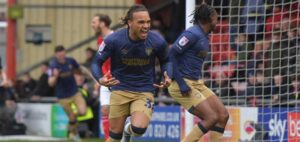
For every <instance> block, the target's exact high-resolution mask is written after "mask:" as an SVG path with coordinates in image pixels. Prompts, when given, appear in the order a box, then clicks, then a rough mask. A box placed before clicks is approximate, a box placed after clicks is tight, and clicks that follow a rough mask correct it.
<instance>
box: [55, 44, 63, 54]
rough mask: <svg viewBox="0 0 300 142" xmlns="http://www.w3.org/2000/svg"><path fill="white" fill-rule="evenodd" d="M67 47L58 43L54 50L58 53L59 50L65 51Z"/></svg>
mask: <svg viewBox="0 0 300 142" xmlns="http://www.w3.org/2000/svg"><path fill="white" fill-rule="evenodd" d="M64 50H65V48H64V46H63V45H57V46H56V47H55V49H54V52H55V53H57V52H61V51H64Z"/></svg>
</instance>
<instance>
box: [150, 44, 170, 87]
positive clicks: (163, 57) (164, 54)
mask: <svg viewBox="0 0 300 142" xmlns="http://www.w3.org/2000/svg"><path fill="white" fill-rule="evenodd" d="M159 49H161V51H159V52H158V56H157V57H158V60H159V63H160V68H161V72H162V73H163V76H164V81H162V82H160V84H159V85H158V84H154V86H155V87H159V88H164V87H169V86H170V84H171V82H172V80H171V78H170V76H172V64H171V62H170V58H169V48H168V45H167V43H166V42H164V43H163V44H162V47H161V48H159Z"/></svg>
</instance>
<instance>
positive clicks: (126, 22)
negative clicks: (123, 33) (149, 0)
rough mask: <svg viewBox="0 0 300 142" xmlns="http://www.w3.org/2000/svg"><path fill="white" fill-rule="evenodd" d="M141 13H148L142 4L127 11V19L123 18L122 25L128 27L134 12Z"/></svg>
mask: <svg viewBox="0 0 300 142" xmlns="http://www.w3.org/2000/svg"><path fill="white" fill-rule="evenodd" d="M139 11H148V9H147V8H146V7H145V6H144V5H142V4H135V5H133V6H131V7H130V8H129V10H128V11H127V13H126V15H125V17H123V18H122V24H123V25H128V20H131V19H132V15H133V13H134V12H139Z"/></svg>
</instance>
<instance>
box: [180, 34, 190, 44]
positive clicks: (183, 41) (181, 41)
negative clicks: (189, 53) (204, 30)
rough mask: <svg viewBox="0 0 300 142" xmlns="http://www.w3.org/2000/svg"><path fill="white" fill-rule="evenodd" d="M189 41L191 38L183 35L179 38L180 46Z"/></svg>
mask: <svg viewBox="0 0 300 142" xmlns="http://www.w3.org/2000/svg"><path fill="white" fill-rule="evenodd" d="M188 42H189V39H187V38H186V37H185V36H183V37H181V38H180V40H179V42H178V43H179V45H180V46H185V45H186V44H187V43H188Z"/></svg>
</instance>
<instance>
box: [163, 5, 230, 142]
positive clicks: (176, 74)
mask: <svg viewBox="0 0 300 142" xmlns="http://www.w3.org/2000/svg"><path fill="white" fill-rule="evenodd" d="M193 16H194V17H193V21H192V22H193V23H194V26H192V27H190V28H188V29H187V30H186V31H184V32H183V33H182V34H181V35H180V37H179V38H178V39H177V40H176V41H175V43H174V45H173V46H172V48H171V51H170V59H171V62H172V64H173V78H174V80H173V81H172V83H171V85H170V87H169V88H168V89H169V93H170V95H171V96H172V97H173V98H174V99H175V100H176V101H177V102H179V103H180V104H181V105H182V106H183V107H184V108H185V109H187V110H188V111H189V112H190V113H192V114H193V115H195V116H197V117H199V118H200V119H201V120H202V121H201V122H200V123H198V124H197V125H195V126H194V127H193V129H192V131H191V132H190V133H189V134H187V136H186V137H185V138H184V139H183V140H182V142H197V141H199V139H200V138H201V137H202V136H203V135H204V134H205V133H206V132H208V131H210V130H211V135H210V141H211V142H219V141H220V140H221V137H222V135H223V132H224V128H225V126H226V123H227V120H228V117H229V114H228V112H227V110H226V108H225V107H224V104H223V103H222V102H221V100H220V99H219V98H218V97H217V96H216V95H215V94H214V93H213V92H212V91H211V90H210V89H209V88H207V87H206V86H205V85H204V81H203V80H202V79H201V76H202V74H201V69H202V65H203V63H204V61H205V59H206V56H207V54H208V52H209V38H208V35H209V33H210V32H211V31H213V30H214V28H215V26H216V24H217V22H218V14H217V12H216V11H215V9H214V8H212V7H211V6H209V5H207V4H201V5H200V6H199V7H197V8H196V10H195V11H194V13H193Z"/></svg>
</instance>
